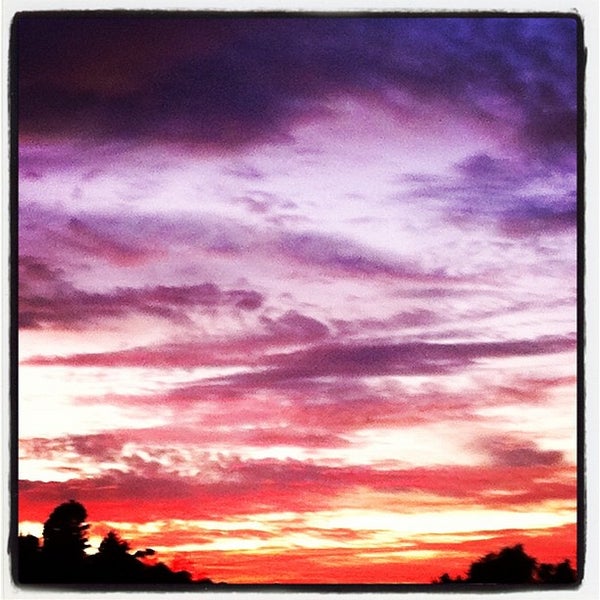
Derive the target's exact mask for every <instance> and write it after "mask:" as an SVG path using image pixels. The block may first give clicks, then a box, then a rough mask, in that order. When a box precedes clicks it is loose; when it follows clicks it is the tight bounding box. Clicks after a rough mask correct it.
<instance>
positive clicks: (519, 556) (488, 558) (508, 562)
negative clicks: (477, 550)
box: [469, 544, 537, 584]
mask: <svg viewBox="0 0 600 600" xmlns="http://www.w3.org/2000/svg"><path fill="white" fill-rule="evenodd" d="M536 562H537V561H536V559H535V558H533V556H529V555H528V554H527V553H526V552H525V551H524V550H523V545H522V544H517V545H516V546H512V547H507V548H502V550H500V552H499V553H497V554H495V553H493V552H492V553H490V554H486V555H485V556H484V557H483V558H482V559H480V560H478V561H476V562H474V563H473V564H472V565H471V567H470V568H469V581H470V582H472V583H512V584H515V583H534V581H535V572H536Z"/></svg>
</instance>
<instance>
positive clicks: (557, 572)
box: [538, 559, 577, 583]
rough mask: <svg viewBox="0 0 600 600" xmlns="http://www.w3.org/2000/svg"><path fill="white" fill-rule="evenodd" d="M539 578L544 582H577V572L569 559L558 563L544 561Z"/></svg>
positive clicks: (540, 567)
mask: <svg viewBox="0 0 600 600" xmlns="http://www.w3.org/2000/svg"><path fill="white" fill-rule="evenodd" d="M538 579H539V581H540V582H542V583H575V582H576V581H577V572H576V571H575V569H573V567H572V566H571V562H570V561H569V559H566V560H563V561H562V562H561V563H558V564H557V565H552V564H548V563H542V564H541V565H540V566H539V568H538Z"/></svg>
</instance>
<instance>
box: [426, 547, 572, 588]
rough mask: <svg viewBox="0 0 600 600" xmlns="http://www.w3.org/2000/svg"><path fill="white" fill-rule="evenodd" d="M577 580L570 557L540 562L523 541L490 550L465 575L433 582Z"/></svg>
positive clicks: (556, 581)
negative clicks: (529, 551) (555, 561)
mask: <svg viewBox="0 0 600 600" xmlns="http://www.w3.org/2000/svg"><path fill="white" fill-rule="evenodd" d="M576 582H577V572H576V571H575V569H573V567H571V563H570V562H569V560H564V561H563V562H561V563H557V564H555V565H553V564H549V563H542V564H540V565H538V562H537V560H536V559H535V558H534V557H533V556H529V555H528V554H527V553H526V552H525V550H524V549H523V545H522V544H517V545H515V546H512V547H506V548H502V550H500V552H497V553H495V552H490V553H489V554H486V555H485V556H484V557H483V558H480V559H479V560H477V561H475V562H473V563H471V566H470V567H469V571H468V574H467V577H466V578H464V579H463V578H462V577H461V576H460V575H459V576H458V577H457V578H456V579H452V577H450V575H448V573H444V574H443V575H441V576H440V577H439V578H437V579H435V580H434V581H433V583H437V584H450V583H490V584H492V583H493V584H534V583H552V584H572V583H576Z"/></svg>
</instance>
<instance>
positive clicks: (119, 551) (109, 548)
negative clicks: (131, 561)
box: [98, 531, 130, 558]
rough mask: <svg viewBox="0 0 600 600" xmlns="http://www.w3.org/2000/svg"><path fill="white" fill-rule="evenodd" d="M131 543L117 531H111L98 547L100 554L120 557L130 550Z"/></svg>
mask: <svg viewBox="0 0 600 600" xmlns="http://www.w3.org/2000/svg"><path fill="white" fill-rule="evenodd" d="M129 549H130V548H129V544H128V543H127V542H126V541H125V540H122V539H121V538H120V536H119V534H118V533H117V532H116V531H109V532H108V533H107V534H106V536H105V537H104V539H103V540H102V542H101V543H100V547H99V548H98V554H99V555H100V556H104V557H107V558H120V557H122V556H123V555H125V554H127V552H128V551H129Z"/></svg>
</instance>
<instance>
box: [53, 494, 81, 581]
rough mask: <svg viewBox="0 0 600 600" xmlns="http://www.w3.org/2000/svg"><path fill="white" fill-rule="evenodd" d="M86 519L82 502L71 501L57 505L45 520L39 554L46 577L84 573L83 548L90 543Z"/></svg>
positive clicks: (74, 575)
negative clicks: (40, 553) (42, 560)
mask: <svg viewBox="0 0 600 600" xmlns="http://www.w3.org/2000/svg"><path fill="white" fill-rule="evenodd" d="M86 518H87V511H86V510H85V508H84V506H83V504H80V503H79V502H75V500H70V501H69V502H64V503H63V504H61V505H59V506H57V507H56V508H55V509H54V510H53V511H52V513H51V514H50V517H48V520H47V521H46V522H45V523H44V531H43V537H44V545H43V547H42V553H43V557H44V563H45V566H46V567H47V569H48V573H47V577H48V578H49V579H51V580H56V581H64V580H70V579H72V578H73V577H75V578H77V577H78V576H81V575H82V574H83V573H82V571H83V561H84V559H85V549H86V548H87V547H88V546H89V544H88V543H87V530H88V529H89V525H88V524H87V523H85V520H86Z"/></svg>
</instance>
